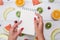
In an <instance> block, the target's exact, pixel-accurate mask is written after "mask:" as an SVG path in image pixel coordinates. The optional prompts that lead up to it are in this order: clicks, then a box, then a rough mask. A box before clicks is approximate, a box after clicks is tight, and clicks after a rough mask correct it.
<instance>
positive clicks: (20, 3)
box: [16, 0, 25, 7]
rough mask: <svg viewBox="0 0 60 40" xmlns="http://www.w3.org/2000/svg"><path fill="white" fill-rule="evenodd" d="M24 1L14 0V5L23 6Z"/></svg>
mask: <svg viewBox="0 0 60 40" xmlns="http://www.w3.org/2000/svg"><path fill="white" fill-rule="evenodd" d="M24 3H25V2H24V0H16V5H17V6H19V7H20V6H23V5H24Z"/></svg>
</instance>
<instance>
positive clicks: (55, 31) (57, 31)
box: [51, 28, 60, 40]
mask: <svg viewBox="0 0 60 40" xmlns="http://www.w3.org/2000/svg"><path fill="white" fill-rule="evenodd" d="M57 33H60V28H57V29H55V30H53V32H52V33H51V40H55V36H56V34H57Z"/></svg>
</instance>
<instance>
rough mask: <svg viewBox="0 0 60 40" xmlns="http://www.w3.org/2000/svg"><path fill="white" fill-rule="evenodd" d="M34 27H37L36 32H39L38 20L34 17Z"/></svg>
mask: <svg viewBox="0 0 60 40" xmlns="http://www.w3.org/2000/svg"><path fill="white" fill-rule="evenodd" d="M34 26H35V31H37V30H38V25H37V19H36V17H34Z"/></svg>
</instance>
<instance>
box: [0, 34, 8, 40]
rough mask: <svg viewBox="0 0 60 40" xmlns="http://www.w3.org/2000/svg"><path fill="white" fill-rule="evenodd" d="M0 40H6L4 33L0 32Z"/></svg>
mask: <svg viewBox="0 0 60 40" xmlns="http://www.w3.org/2000/svg"><path fill="white" fill-rule="evenodd" d="M0 40H8V36H7V35H5V34H0Z"/></svg>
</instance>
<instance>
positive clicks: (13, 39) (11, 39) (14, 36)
mask: <svg viewBox="0 0 60 40" xmlns="http://www.w3.org/2000/svg"><path fill="white" fill-rule="evenodd" d="M21 23H22V21H20V22H18V23H15V24H14V25H13V27H12V28H11V29H10V32H9V37H8V40H17V37H18V36H19V35H21V34H22V31H23V29H24V28H20V29H19V30H17V27H18V25H19V24H21Z"/></svg>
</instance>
